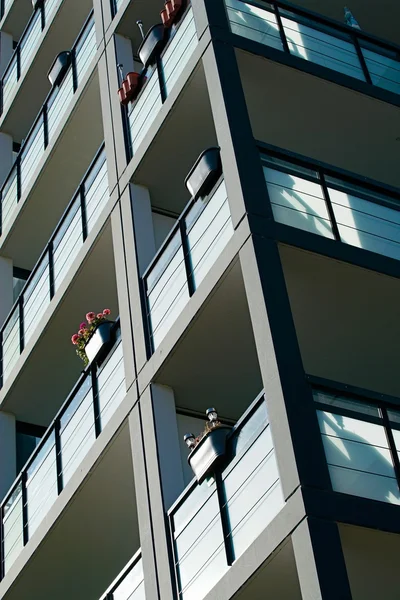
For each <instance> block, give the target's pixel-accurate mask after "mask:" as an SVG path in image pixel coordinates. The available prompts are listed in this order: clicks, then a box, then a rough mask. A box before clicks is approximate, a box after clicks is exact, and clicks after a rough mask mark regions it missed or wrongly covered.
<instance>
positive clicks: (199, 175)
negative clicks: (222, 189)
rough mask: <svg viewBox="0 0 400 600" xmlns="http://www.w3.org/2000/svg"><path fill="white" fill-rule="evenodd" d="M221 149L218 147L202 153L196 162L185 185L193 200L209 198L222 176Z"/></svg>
mask: <svg viewBox="0 0 400 600" xmlns="http://www.w3.org/2000/svg"><path fill="white" fill-rule="evenodd" d="M220 153H221V149H220V148H219V147H217V146H215V147H212V148H208V149H207V150H205V151H204V152H202V153H201V154H200V156H199V158H198V159H197V160H196V162H195V164H194V165H193V167H192V169H191V170H190V172H189V174H188V176H187V177H186V179H185V185H186V187H187V189H188V190H189V192H190V193H191V195H192V196H193V198H198V197H199V196H203V197H204V196H207V194H209V193H210V192H211V190H212V188H213V186H214V184H215V183H216V182H217V181H218V179H219V177H220V176H221V174H222V164H221V155H220Z"/></svg>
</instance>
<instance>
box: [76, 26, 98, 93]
mask: <svg viewBox="0 0 400 600" xmlns="http://www.w3.org/2000/svg"><path fill="white" fill-rule="evenodd" d="M96 51H97V43H96V31H95V27H94V21H93V19H91V21H90V22H89V23H88V25H87V28H86V32H85V34H84V37H83V38H82V39H81V40H80V41H79V43H78V44H77V47H76V51H75V52H76V80H77V85H79V84H80V83H81V82H82V80H83V78H84V76H85V74H86V71H87V70H88V68H89V66H90V63H91V62H92V59H93V58H94V56H95V54H96Z"/></svg>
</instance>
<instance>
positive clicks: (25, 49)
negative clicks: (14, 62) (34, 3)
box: [20, 10, 42, 73]
mask: <svg viewBox="0 0 400 600" xmlns="http://www.w3.org/2000/svg"><path fill="white" fill-rule="evenodd" d="M41 34H42V13H41V11H40V10H37V11H36V12H35V13H34V16H33V19H32V21H31V23H30V24H29V27H28V29H26V30H25V32H24V36H23V38H22V40H21V45H20V63H21V73H24V72H25V70H26V68H27V66H28V64H29V62H30V61H31V58H32V56H33V54H34V53H35V51H36V48H37V46H38V44H39V40H40V36H41Z"/></svg>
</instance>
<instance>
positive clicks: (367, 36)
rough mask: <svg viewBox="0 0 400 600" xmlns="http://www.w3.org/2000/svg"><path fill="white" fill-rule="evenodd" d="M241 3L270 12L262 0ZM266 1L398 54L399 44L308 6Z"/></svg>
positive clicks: (285, 0) (245, 0) (275, 0)
mask: <svg viewBox="0 0 400 600" xmlns="http://www.w3.org/2000/svg"><path fill="white" fill-rule="evenodd" d="M240 1H241V2H243V3H247V4H252V5H254V6H256V7H257V8H263V9H264V10H266V11H267V12H271V11H269V10H268V7H266V6H265V5H263V4H262V0H261V1H260V2H258V1H257V0H240ZM266 2H267V3H268V4H270V5H272V6H273V7H275V6H276V7H278V8H282V9H283V10H287V11H288V12H292V13H294V14H298V15H300V16H302V17H305V18H307V19H310V20H313V21H316V22H317V23H320V24H322V25H325V26H327V27H331V28H332V29H336V30H338V31H340V32H341V33H345V34H346V35H350V37H357V38H361V39H363V40H365V41H366V42H370V43H372V44H376V45H377V46H381V47H382V48H386V49H387V50H390V51H392V52H393V51H395V52H397V53H399V54H400V45H398V44H395V43H394V42H388V41H387V40H383V39H382V38H380V37H378V36H375V35H374V34H372V33H366V32H365V31H363V30H362V29H356V28H354V27H351V26H350V25H347V24H346V23H341V22H340V21H336V20H335V19H332V18H331V17H326V16H325V15H322V14H320V13H317V12H315V11H313V10H310V9H308V8H304V7H300V6H298V5H296V4H292V3H291V2H288V1H287V0H266Z"/></svg>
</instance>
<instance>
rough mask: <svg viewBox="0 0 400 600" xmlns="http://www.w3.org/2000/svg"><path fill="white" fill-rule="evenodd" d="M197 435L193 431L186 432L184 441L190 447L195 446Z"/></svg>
mask: <svg viewBox="0 0 400 600" xmlns="http://www.w3.org/2000/svg"><path fill="white" fill-rule="evenodd" d="M195 439H196V438H195V437H194V434H193V433H185V435H184V436H183V441H184V442H185V444H186V446H187V447H188V448H190V449H192V448H194V445H195Z"/></svg>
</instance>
